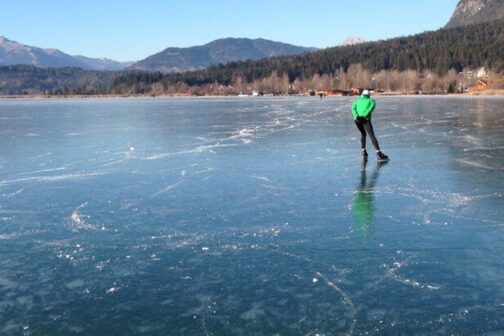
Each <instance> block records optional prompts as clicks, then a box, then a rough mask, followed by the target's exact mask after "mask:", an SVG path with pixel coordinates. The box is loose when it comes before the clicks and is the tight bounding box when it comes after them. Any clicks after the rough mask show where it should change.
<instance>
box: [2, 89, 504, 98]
mask: <svg viewBox="0 0 504 336" xmlns="http://www.w3.org/2000/svg"><path fill="white" fill-rule="evenodd" d="M373 96H374V97H504V90H486V91H479V92H473V93H445V94H404V93H399V92H385V93H376V94H374V95H373ZM271 97H276V98H280V97H281V98H288V97H312V98H314V99H320V98H319V97H318V96H308V95H301V94H299V95H275V96H259V97H253V96H246V97H238V96H237V95H205V96H196V95H182V94H180V95H134V94H131V95H124V94H121V95H116V94H110V95H0V100H64V99H198V98H199V99H201V98H209V99H218V98H226V99H227V98H240V99H250V98H254V99H257V98H271ZM336 97H337V98H339V97H352V96H337V95H330V96H325V97H324V99H327V98H336ZM355 97H357V95H355Z"/></svg>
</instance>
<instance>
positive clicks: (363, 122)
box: [355, 117, 380, 151]
mask: <svg viewBox="0 0 504 336" xmlns="http://www.w3.org/2000/svg"><path fill="white" fill-rule="evenodd" d="M355 125H356V126H357V128H358V129H359V132H360V133H361V139H360V141H361V148H362V149H364V148H366V133H367V134H368V135H369V137H370V138H371V142H372V143H373V146H374V148H375V149H376V150H377V151H379V150H380V145H379V144H378V140H377V139H376V136H375V134H374V130H373V125H372V124H371V120H367V119H366V118H362V117H358V118H357V119H356V120H355Z"/></svg>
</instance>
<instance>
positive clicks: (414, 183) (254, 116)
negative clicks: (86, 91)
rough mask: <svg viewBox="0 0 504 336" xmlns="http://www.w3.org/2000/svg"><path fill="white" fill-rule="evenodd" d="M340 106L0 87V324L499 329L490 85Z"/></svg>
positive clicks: (497, 181)
mask: <svg viewBox="0 0 504 336" xmlns="http://www.w3.org/2000/svg"><path fill="white" fill-rule="evenodd" d="M351 102H352V100H351V99H350V98H329V99H324V100H320V99H313V98H250V99H159V100H157V99H152V100H151V99H138V100H135V99H113V100H26V101H25V100H3V101H0V140H1V143H2V146H1V147H0V255H1V256H2V257H1V258H0V334H2V335H4V334H5V335H19V334H23V333H25V334H26V333H30V334H34V335H38V334H64V335H72V334H79V335H95V334H121V335H136V334H139V333H145V334H149V335H167V334H174V335H182V334H185V335H232V334H237V335H239V334H253V335H273V334H280V335H286V334H289V335H317V334H318V335H338V334H341V335H360V334H366V333H367V334H380V335H413V334H467V335H471V334H484V333H487V334H500V333H504V314H503V307H504V282H503V281H502V279H503V278H504V267H503V266H504V260H503V258H502V252H503V244H502V240H503V230H504V219H503V218H504V210H503V209H504V207H503V206H502V205H503V193H504V192H503V190H504V188H503V187H504V179H503V177H504V176H503V173H504V171H503V170H504V169H503V167H504V137H503V136H502V135H503V134H504V133H503V130H504V108H503V106H504V104H503V103H504V99H502V98H447V97H442V98H432V97H418V98H416V97H405V98H390V97H387V98H377V110H376V112H375V115H374V121H373V124H374V127H375V131H376V133H377V135H378V139H379V140H380V144H381V145H382V149H383V151H384V152H385V153H386V154H388V155H390V157H391V159H392V160H391V162H390V163H388V164H385V165H377V164H376V162H375V157H374V151H373V150H372V149H371V147H370V148H369V150H368V151H369V152H370V157H369V161H368V162H367V164H366V163H364V164H363V162H362V161H361V158H360V148H359V133H358V131H357V129H356V128H355V126H354V124H353V122H352V120H351V114H350V112H349V107H350V105H351ZM370 145H371V144H369V146H370Z"/></svg>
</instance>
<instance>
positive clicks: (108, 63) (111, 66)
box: [73, 55, 134, 71]
mask: <svg viewBox="0 0 504 336" xmlns="http://www.w3.org/2000/svg"><path fill="white" fill-rule="evenodd" d="M73 57H74V58H75V59H77V60H78V61H80V62H81V63H83V64H84V67H83V69H90V70H110V71H119V70H123V69H125V68H127V67H129V66H130V65H132V64H133V63H134V62H119V61H114V60H113V59H110V58H90V57H86V56H80V55H77V56H73Z"/></svg>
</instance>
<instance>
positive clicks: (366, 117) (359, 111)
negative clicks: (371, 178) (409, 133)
mask: <svg viewBox="0 0 504 336" xmlns="http://www.w3.org/2000/svg"><path fill="white" fill-rule="evenodd" d="M375 106H376V102H375V101H374V99H371V97H370V94H369V91H368V90H364V91H362V95H361V96H360V98H359V99H357V100H356V101H354V103H353V105H352V115H353V118H354V121H355V125H357V128H358V129H359V132H360V133H361V148H362V156H363V157H364V158H367V156H368V153H367V152H366V133H367V135H369V137H370V138H371V142H372V143H373V146H374V148H375V149H376V157H377V158H378V160H379V161H387V160H388V159H389V158H388V156H387V155H385V154H383V153H382V152H381V150H380V145H379V144H378V140H377V139H376V136H375V134H374V130H373V125H372V124H371V114H372V113H373V111H374V109H375Z"/></svg>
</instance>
